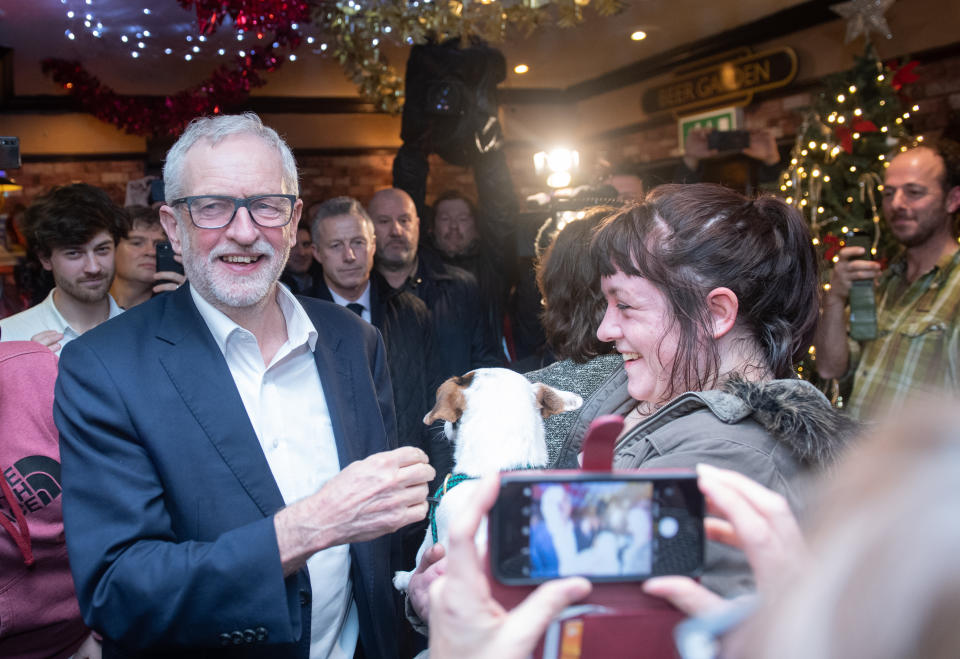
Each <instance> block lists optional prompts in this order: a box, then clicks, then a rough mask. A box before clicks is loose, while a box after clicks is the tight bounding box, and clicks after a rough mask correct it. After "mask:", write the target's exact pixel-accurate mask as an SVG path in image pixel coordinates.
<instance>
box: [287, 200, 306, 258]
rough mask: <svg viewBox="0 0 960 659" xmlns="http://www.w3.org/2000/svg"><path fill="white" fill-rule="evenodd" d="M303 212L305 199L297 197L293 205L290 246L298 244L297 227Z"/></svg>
mask: <svg viewBox="0 0 960 659" xmlns="http://www.w3.org/2000/svg"><path fill="white" fill-rule="evenodd" d="M302 214H303V199H297V203H295V204H294V205H293V217H291V218H290V225H289V226H291V227H293V231H291V232H290V247H294V246H295V245H296V244H297V227H299V226H300V215H302Z"/></svg>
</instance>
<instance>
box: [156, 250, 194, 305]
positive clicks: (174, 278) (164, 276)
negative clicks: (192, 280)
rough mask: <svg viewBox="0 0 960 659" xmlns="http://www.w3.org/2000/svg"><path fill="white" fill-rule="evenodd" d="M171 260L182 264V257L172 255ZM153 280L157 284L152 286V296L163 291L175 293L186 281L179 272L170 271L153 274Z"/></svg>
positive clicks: (175, 254)
mask: <svg viewBox="0 0 960 659" xmlns="http://www.w3.org/2000/svg"><path fill="white" fill-rule="evenodd" d="M173 260H174V261H176V262H177V263H183V257H182V256H180V255H179V254H177V253H174V255H173ZM153 280H154V281H155V282H158V283H156V284H154V286H153V294H154V295H156V294H157V293H163V292H164V291H175V290H177V289H178V288H180V287H181V286H183V283H184V282H185V281H187V278H186V277H185V276H184V275H182V274H180V273H179V272H171V271H170V270H164V271H162V272H155V273H153Z"/></svg>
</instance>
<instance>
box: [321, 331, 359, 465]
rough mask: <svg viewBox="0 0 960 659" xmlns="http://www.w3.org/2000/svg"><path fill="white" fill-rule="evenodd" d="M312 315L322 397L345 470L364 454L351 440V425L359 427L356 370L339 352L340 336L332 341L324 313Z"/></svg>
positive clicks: (357, 444)
mask: <svg viewBox="0 0 960 659" xmlns="http://www.w3.org/2000/svg"><path fill="white" fill-rule="evenodd" d="M351 313H352V312H351ZM309 315H310V320H311V321H313V324H314V327H316V328H317V334H318V338H317V347H316V349H315V350H314V351H313V356H314V360H315V361H316V363H317V373H319V375H320V384H321V385H322V386H323V396H324V398H325V399H326V401H327V410H328V411H329V412H330V423H331V425H332V426H333V438H334V440H335V441H336V444H337V455H338V456H339V457H340V468H341V469H343V468H344V467H346V466H347V465H348V464H350V463H351V462H353V461H355V460H359V459H360V458H361V457H363V456H362V455H361V453H360V446H359V442H357V441H351V435H350V434H349V432H350V431H349V429H350V428H358V427H360V424H359V418H358V416H357V408H356V405H354V403H353V401H355V400H356V396H355V395H354V377H353V369H352V368H351V367H350V363H349V361H348V360H347V359H346V358H345V357H344V356H342V355H341V354H339V353H338V348H339V346H340V339H339V338H337V339H333V340H331V339H330V337H328V336H327V335H326V333H325V332H323V331H322V328H321V326H322V323H323V318H322V316H320V315H319V314H315V313H310V314H309Z"/></svg>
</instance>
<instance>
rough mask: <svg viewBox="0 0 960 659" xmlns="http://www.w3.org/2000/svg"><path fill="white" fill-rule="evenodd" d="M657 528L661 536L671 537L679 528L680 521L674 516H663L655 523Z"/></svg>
mask: <svg viewBox="0 0 960 659" xmlns="http://www.w3.org/2000/svg"><path fill="white" fill-rule="evenodd" d="M657 530H658V531H659V532H660V537H661V538H672V537H674V536H675V535H677V531H679V530H680V523H679V522H677V518H676V517H663V518H661V519H660V522H659V523H658V524H657Z"/></svg>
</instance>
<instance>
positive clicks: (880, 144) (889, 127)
mask: <svg viewBox="0 0 960 659" xmlns="http://www.w3.org/2000/svg"><path fill="white" fill-rule="evenodd" d="M915 64H916V63H915V62H912V63H910V64H907V65H906V66H903V67H900V68H899V69H898V70H896V71H894V70H892V69H891V68H890V67H888V66H886V65H884V64H883V62H881V61H880V60H879V58H878V57H877V55H876V53H875V51H874V50H873V47H872V46H871V45H870V44H869V43H868V44H867V48H866V52H865V53H864V54H863V56H861V57H858V58H857V59H856V62H855V64H854V66H853V68H852V69H850V70H848V71H843V72H841V73H836V74H833V75H830V76H827V77H826V78H825V79H824V81H823V90H822V91H821V92H820V93H819V94H818V95H817V96H816V97H815V99H814V103H813V106H812V107H811V108H810V109H809V111H808V112H807V114H806V116H805V117H804V120H803V123H802V125H801V128H800V130H799V131H798V133H797V142H796V144H795V145H794V147H793V151H792V152H791V154H790V163H789V166H788V168H787V169H786V171H784V172H783V174H782V175H781V177H780V194H781V195H782V196H784V197H785V199H786V201H787V203H789V204H792V205H793V206H794V207H796V208H797V209H799V210H800V212H801V213H803V215H804V217H805V218H806V219H807V221H808V222H809V225H810V233H811V235H812V236H813V244H814V245H815V246H816V247H817V251H818V254H819V255H820V256H821V257H822V258H823V261H822V272H823V281H824V287H825V288H827V287H829V283H828V281H829V276H830V271H831V266H832V265H833V262H834V261H835V258H836V253H837V251H839V249H840V248H841V247H843V246H844V245H845V244H846V241H847V240H848V239H850V238H851V237H852V236H853V235H855V234H857V233H860V234H866V235H867V236H868V237H869V238H870V239H872V244H873V250H872V251H873V255H874V258H877V259H880V260H881V261H883V260H886V259H889V258H890V257H892V256H893V254H894V251H895V250H896V249H897V245H896V243H895V242H893V241H892V239H890V237H889V236H887V235H886V234H885V233H884V232H883V230H882V225H881V223H880V206H881V195H882V191H883V171H884V169H885V168H886V167H887V166H888V165H889V161H890V159H891V158H892V157H893V156H894V155H896V153H898V152H899V151H905V150H906V149H907V148H908V144H909V143H910V142H911V141H912V140H911V139H910V137H909V134H908V131H907V122H908V120H909V118H910V113H911V112H916V111H917V109H918V108H917V106H915V105H914V106H911V105H907V103H908V101H907V103H905V100H906V99H905V97H903V96H901V90H902V87H903V85H904V84H905V83H906V82H912V81H913V80H915V77H914V76H913V74H912V69H913V66H915ZM918 139H920V140H922V138H918ZM814 357H815V355H813V351H812V348H811V359H809V360H807V362H806V363H804V364H800V365H799V367H798V373H799V374H800V375H801V376H802V377H807V378H811V379H815V378H814V372H813V371H814V369H813V368H812V361H813V358H814Z"/></svg>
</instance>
